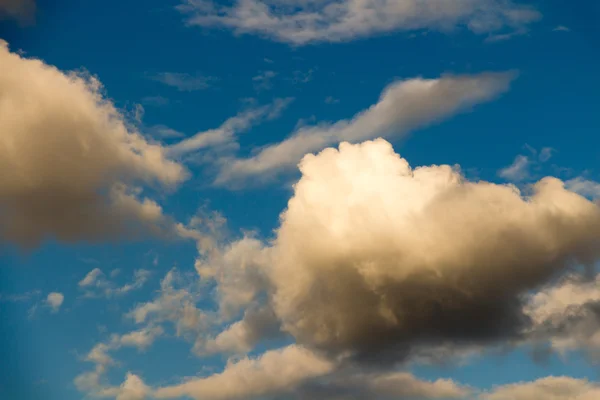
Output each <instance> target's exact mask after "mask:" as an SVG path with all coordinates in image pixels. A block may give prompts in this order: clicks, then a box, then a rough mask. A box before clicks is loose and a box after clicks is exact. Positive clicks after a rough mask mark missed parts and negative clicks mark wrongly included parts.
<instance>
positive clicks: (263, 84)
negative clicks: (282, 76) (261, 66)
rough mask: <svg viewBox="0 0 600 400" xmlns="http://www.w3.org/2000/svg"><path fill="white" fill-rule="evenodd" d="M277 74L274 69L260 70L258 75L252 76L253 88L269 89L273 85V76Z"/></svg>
mask: <svg viewBox="0 0 600 400" xmlns="http://www.w3.org/2000/svg"><path fill="white" fill-rule="evenodd" d="M275 76H277V73H276V72H275V71H262V72H261V73H259V74H258V75H256V76H254V77H252V81H253V82H254V88H255V89H256V90H269V89H271V88H272V87H273V84H272V81H273V78H275Z"/></svg>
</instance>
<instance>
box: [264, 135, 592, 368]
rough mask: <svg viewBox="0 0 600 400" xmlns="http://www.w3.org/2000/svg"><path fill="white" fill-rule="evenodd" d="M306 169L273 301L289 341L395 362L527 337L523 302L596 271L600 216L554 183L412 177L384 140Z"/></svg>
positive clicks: (284, 234) (452, 175)
mask: <svg viewBox="0 0 600 400" xmlns="http://www.w3.org/2000/svg"><path fill="white" fill-rule="evenodd" d="M300 170H301V172H302V178H301V179H300V181H299V182H298V183H297V184H296V185H295V186H294V195H293V197H292V198H291V199H290V201H289V202H288V207H287V210H286V211H285V212H284V213H283V214H282V215H281V226H280V227H279V229H278V230H277V231H276V232H277V236H276V238H275V239H274V241H273V247H272V248H271V257H272V258H271V267H270V269H268V270H267V271H268V275H269V278H270V284H271V285H272V287H271V289H270V290H271V293H272V296H271V299H272V304H273V307H274V310H275V312H276V314H277V316H278V317H279V319H280V320H281V322H282V328H283V330H284V331H287V332H289V333H290V334H292V335H293V336H294V337H295V338H296V340H297V341H298V343H300V344H303V345H307V346H313V347H316V348H319V349H323V350H327V351H329V352H331V353H333V354H340V353H345V352H351V353H354V354H356V355H357V357H371V358H373V359H375V360H376V359H378V357H389V358H392V359H394V360H398V359H402V358H404V357H406V356H408V355H411V353H412V352H413V351H417V350H419V349H420V348H421V347H425V348H427V347H431V346H434V347H435V346H439V345H445V344H452V343H457V344H461V345H467V344H472V345H478V344H489V343H496V342H503V341H505V340H510V339H511V338H517V337H518V336H519V335H520V334H521V333H522V332H523V329H525V328H527V327H528V325H527V318H525V315H524V313H523V303H522V298H523V295H525V294H526V293H527V292H528V291H530V290H533V289H535V288H537V287H538V286H539V285H540V284H544V283H547V282H548V281H549V280H550V279H551V278H552V277H553V276H556V274H560V273H564V272H565V271H567V270H568V268H569V267H570V266H571V265H572V263H581V264H586V265H589V264H591V263H593V262H594V261H596V260H598V259H599V258H600V246H599V242H600V209H599V207H598V206H597V205H596V204H594V203H592V202H590V201H588V200H587V199H585V198H583V197H581V196H579V195H577V194H576V193H573V192H571V191H568V190H566V189H564V187H563V182H561V181H560V180H558V179H555V178H551V177H548V178H544V179H542V180H540V181H539V182H537V183H536V184H535V185H533V192H532V194H531V195H529V196H522V195H521V193H520V192H519V191H518V189H517V188H515V187H514V186H513V185H497V184H492V183H488V182H469V181H467V180H466V179H465V178H464V177H462V176H461V175H460V174H459V173H458V172H457V171H456V170H454V169H453V168H452V167H450V166H447V165H441V166H435V165H434V166H428V167H419V168H415V169H412V168H410V166H409V165H408V163H407V162H406V160H404V159H402V158H400V157H399V156H398V155H397V154H395V153H394V150H393V148H392V147H391V145H390V144H389V143H387V142H385V141H384V140H381V139H378V140H376V141H372V142H365V143H362V144H359V145H352V144H349V143H342V144H341V145H340V148H339V150H337V149H332V148H330V149H326V150H324V151H322V152H321V153H320V154H318V155H308V156H305V157H304V159H303V160H302V162H301V163H300ZM449 210H451V212H449Z"/></svg>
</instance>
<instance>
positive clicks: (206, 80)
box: [149, 72, 219, 92]
mask: <svg viewBox="0 0 600 400" xmlns="http://www.w3.org/2000/svg"><path fill="white" fill-rule="evenodd" d="M149 78H150V79H152V80H155V81H157V82H161V83H164V84H165V85H167V86H172V87H174V88H176V89H177V90H179V91H181V92H192V91H196V90H204V89H208V88H209V87H210V86H212V85H213V84H214V83H215V82H217V81H218V80H219V79H218V78H215V77H213V76H207V75H202V74H199V73H198V74H195V75H192V74H188V73H183V72H159V73H157V74H153V75H149Z"/></svg>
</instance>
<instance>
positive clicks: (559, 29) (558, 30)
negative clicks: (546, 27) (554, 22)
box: [552, 25, 571, 32]
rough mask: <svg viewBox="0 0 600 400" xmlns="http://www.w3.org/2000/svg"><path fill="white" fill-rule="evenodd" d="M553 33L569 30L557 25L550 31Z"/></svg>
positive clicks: (569, 30)
mask: <svg viewBox="0 0 600 400" xmlns="http://www.w3.org/2000/svg"><path fill="white" fill-rule="evenodd" d="M552 31H553V32H571V29H569V28H567V27H566V26H564V25H558V26H557V27H556V28H554V29H552Z"/></svg>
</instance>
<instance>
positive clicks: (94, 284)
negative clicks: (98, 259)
mask: <svg viewBox="0 0 600 400" xmlns="http://www.w3.org/2000/svg"><path fill="white" fill-rule="evenodd" d="M119 272H120V271H119V270H113V271H111V273H110V276H111V278H114V277H116V276H117V275H118V273H119ZM150 275H151V272H150V271H148V270H145V269H137V270H135V271H133V281H132V282H130V283H126V284H124V285H122V286H118V285H117V284H116V283H115V282H112V281H110V280H108V279H107V278H106V276H105V274H104V272H102V270H101V269H100V268H94V269H93V270H91V271H90V272H88V274H87V275H86V276H85V277H84V278H83V279H82V280H81V281H79V283H78V286H79V288H80V289H82V290H84V291H85V295H86V296H87V297H100V296H102V297H106V298H110V297H113V296H121V295H124V294H127V293H129V292H131V291H133V290H137V289H140V288H142V287H143V286H144V284H145V283H146V282H147V281H148V278H149V277H150Z"/></svg>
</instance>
